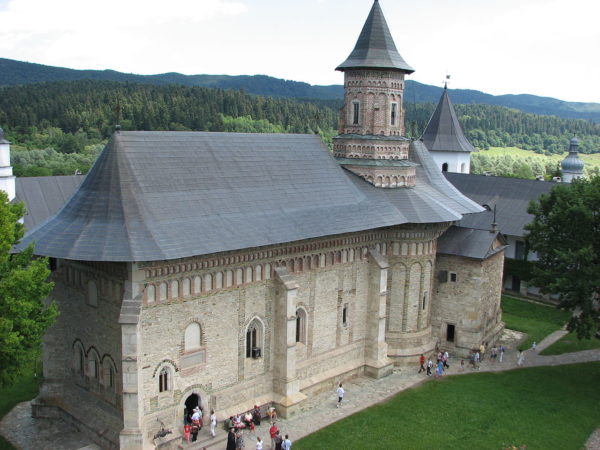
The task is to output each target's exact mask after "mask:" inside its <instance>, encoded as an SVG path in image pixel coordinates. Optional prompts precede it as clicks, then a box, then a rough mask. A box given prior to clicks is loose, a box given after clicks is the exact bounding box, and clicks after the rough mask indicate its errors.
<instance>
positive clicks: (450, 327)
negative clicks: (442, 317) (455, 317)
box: [446, 323, 455, 342]
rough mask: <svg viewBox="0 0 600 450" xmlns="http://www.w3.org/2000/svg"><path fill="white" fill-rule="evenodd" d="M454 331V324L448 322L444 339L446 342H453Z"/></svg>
mask: <svg viewBox="0 0 600 450" xmlns="http://www.w3.org/2000/svg"><path fill="white" fill-rule="evenodd" d="M454 332H455V328H454V325H452V324H450V323H449V324H448V326H447V327H446V341H447V342H454Z"/></svg>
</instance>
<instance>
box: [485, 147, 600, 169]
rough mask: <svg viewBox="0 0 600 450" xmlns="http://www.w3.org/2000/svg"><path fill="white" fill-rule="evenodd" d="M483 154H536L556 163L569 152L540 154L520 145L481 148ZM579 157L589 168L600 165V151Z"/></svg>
mask: <svg viewBox="0 0 600 450" xmlns="http://www.w3.org/2000/svg"><path fill="white" fill-rule="evenodd" d="M481 154H483V155H488V156H491V157H494V156H504V155H507V154H508V155H511V156H515V157H520V158H527V157H530V156H536V157H539V158H541V159H544V160H550V161H552V162H553V163H555V164H556V163H559V162H561V161H562V160H563V159H565V157H566V156H567V155H568V154H569V153H568V152H565V153H562V154H560V155H540V154H538V153H535V152H533V151H531V150H523V149H522V148H518V147H490V148H489V150H481ZM579 157H580V158H581V159H582V160H583V162H584V163H585V168H586V169H588V170H589V169H591V168H592V167H595V166H600V153H592V154H585V153H579Z"/></svg>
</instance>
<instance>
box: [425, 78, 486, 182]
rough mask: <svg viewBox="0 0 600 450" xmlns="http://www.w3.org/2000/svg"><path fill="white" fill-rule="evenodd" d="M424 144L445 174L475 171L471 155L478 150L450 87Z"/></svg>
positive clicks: (430, 124)
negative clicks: (457, 111) (450, 94)
mask: <svg viewBox="0 0 600 450" xmlns="http://www.w3.org/2000/svg"><path fill="white" fill-rule="evenodd" d="M421 140H422V141H423V143H424V144H425V147H427V149H428V150H429V152H430V154H431V157H432V158H433V160H434V161H435V163H436V165H437V166H438V167H439V168H440V170H441V171H442V172H457V173H469V172H470V171H471V152H473V151H475V148H474V147H473V146H472V145H471V143H470V142H469V140H468V139H467V137H466V136H465V134H464V133H463V130H462V128H461V126H460V122H459V121H458V117H457V116H456V111H455V110H454V105H452V102H451V101H450V97H449V96H448V86H447V84H445V85H444V92H443V94H442V98H440V101H439V103H438V105H437V108H436V109H435V111H434V113H433V115H432V116H431V118H430V119H429V123H428V124H427V127H426V128H425V131H424V132H423V136H421Z"/></svg>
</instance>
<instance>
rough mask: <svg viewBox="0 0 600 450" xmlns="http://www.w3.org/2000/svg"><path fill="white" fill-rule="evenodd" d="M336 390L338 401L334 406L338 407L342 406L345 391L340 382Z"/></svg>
mask: <svg viewBox="0 0 600 450" xmlns="http://www.w3.org/2000/svg"><path fill="white" fill-rule="evenodd" d="M336 392H337V396H338V402H337V405H336V408H339V407H340V406H342V400H344V394H345V393H346V391H344V388H343V387H342V383H340V385H339V386H338V388H337V390H336Z"/></svg>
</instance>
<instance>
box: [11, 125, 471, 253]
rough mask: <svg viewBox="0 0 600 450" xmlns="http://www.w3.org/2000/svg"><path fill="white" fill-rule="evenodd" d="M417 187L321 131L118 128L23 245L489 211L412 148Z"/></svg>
mask: <svg viewBox="0 0 600 450" xmlns="http://www.w3.org/2000/svg"><path fill="white" fill-rule="evenodd" d="M411 153H412V154H413V158H414V162H417V163H420V164H421V166H420V167H418V168H417V184H418V187H416V188H413V189H402V188H400V189H380V188H375V187H374V186H372V185H370V184H369V183H367V182H365V181H364V180H362V179H360V178H359V177H357V176H355V175H353V174H352V173H350V172H348V171H346V170H344V169H342V168H341V167H340V166H339V165H338V164H337V163H336V162H335V160H334V158H333V156H332V155H331V154H330V152H329V151H328V150H327V148H326V147H325V146H324V144H323V143H322V142H321V140H320V138H319V137H318V136H315V135H293V134H245V133H208V132H142V131H139V132H120V133H116V134H114V135H113V137H112V138H111V140H110V141H109V143H108V145H107V146H106V148H105V149H104V150H103V152H102V153H101V155H100V156H99V158H98V160H97V161H96V163H95V164H94V166H93V167H92V169H91V170H90V172H89V174H88V175H87V176H86V178H85V180H84V182H83V183H82V184H81V186H80V188H79V189H78V191H77V192H76V193H75V194H74V195H73V197H72V198H71V200H70V201H69V202H68V203H67V204H66V205H65V206H64V208H62V210H61V211H59V212H58V214H57V215H56V216H54V217H53V218H51V219H49V220H48V221H47V222H45V223H43V224H40V225H39V226H38V227H36V228H35V229H33V230H31V231H30V232H29V233H28V234H27V236H26V237H25V238H24V239H23V242H22V244H21V247H22V246H24V245H27V244H28V243H29V242H31V241H35V242H36V253H37V254H41V255H46V256H53V257H59V258H67V259H77V260H93V261H153V260H166V259H176V258H182V257H187V256H194V255H202V254H210V253H215V252H221V251H228V250H236V249H243V248H249V247H258V246H264V245H272V244H278V243H284V242H292V241H298V240H302V239H309V238H314V237H320V236H329V235H336V234H341V233H349V232H356V231H362V230H369V229H373V228H380V227H386V226H393V225H399V224H403V223H432V222H447V221H456V220H460V219H461V214H463V213H469V212H476V211H480V210H481V208H480V207H478V206H477V205H476V204H475V203H473V202H471V201H470V200H468V199H467V198H466V197H464V196H462V195H461V194H460V193H459V192H458V191H456V190H455V189H454V188H453V187H452V186H451V185H450V184H449V183H448V182H447V181H446V180H445V179H444V177H443V176H442V175H441V174H440V173H439V171H438V170H437V169H436V167H435V164H434V163H433V161H432V160H431V157H430V156H429V154H428V152H427V149H426V148H425V147H424V146H423V145H422V144H421V143H415V145H414V146H413V147H412V148H411Z"/></svg>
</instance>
